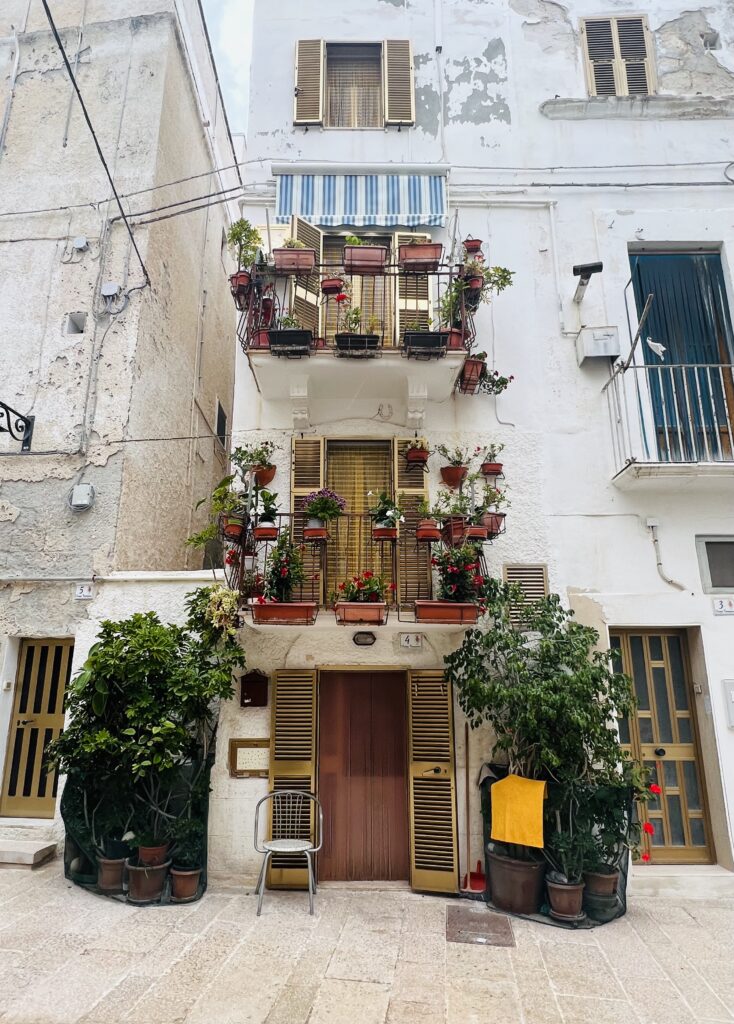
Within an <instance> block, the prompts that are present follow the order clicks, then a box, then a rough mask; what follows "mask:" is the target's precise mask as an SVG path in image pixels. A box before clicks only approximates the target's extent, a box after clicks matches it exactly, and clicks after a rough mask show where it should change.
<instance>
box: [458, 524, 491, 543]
mask: <svg viewBox="0 0 734 1024" xmlns="http://www.w3.org/2000/svg"><path fill="white" fill-rule="evenodd" d="M488 533H489V531H488V530H487V527H486V526H467V528H466V533H465V534H464V540H486V539H487V534H488Z"/></svg>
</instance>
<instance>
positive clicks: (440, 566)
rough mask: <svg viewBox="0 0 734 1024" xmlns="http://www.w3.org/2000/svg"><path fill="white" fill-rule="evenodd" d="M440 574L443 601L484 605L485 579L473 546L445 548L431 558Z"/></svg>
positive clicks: (439, 586)
mask: <svg viewBox="0 0 734 1024" xmlns="http://www.w3.org/2000/svg"><path fill="white" fill-rule="evenodd" d="M431 565H432V566H433V567H434V569H436V571H437V573H438V592H439V597H440V598H441V600H443V601H460V602H463V603H467V602H472V603H480V604H482V603H483V598H484V586H485V583H486V579H485V577H484V576H483V575H482V572H481V566H480V564H479V562H478V561H477V549H476V548H475V547H474V546H473V545H471V544H465V545H464V546H463V547H460V548H445V549H444V550H443V551H440V552H438V553H437V554H435V555H434V556H433V557H432V558H431Z"/></svg>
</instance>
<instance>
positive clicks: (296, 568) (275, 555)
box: [256, 531, 305, 604]
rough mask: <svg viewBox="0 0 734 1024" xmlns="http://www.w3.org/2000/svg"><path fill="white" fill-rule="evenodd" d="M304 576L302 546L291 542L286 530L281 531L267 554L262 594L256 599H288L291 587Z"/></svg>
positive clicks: (260, 601) (260, 602) (263, 602)
mask: <svg viewBox="0 0 734 1024" xmlns="http://www.w3.org/2000/svg"><path fill="white" fill-rule="evenodd" d="M304 578H305V573H304V569H303V554H302V548H301V547H300V546H299V545H298V544H294V543H293V541H292V539H291V536H290V534H289V533H288V532H287V531H283V532H282V533H281V534H280V536H279V537H278V539H277V541H276V542H275V544H274V545H273V547H272V548H271V550H270V552H269V553H268V555H267V558H266V564H265V585H264V594H260V595H259V596H258V597H257V598H256V600H257V601H258V603H259V604H265V602H266V601H290V600H291V597H292V594H293V588H294V587H296V586H299V585H300V584H301V583H303V581H304Z"/></svg>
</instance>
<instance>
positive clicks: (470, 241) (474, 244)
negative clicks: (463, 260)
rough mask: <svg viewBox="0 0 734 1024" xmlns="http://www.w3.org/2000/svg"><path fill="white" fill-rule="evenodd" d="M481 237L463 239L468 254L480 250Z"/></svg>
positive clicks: (472, 254)
mask: <svg viewBox="0 0 734 1024" xmlns="http://www.w3.org/2000/svg"><path fill="white" fill-rule="evenodd" d="M483 244H484V243H483V242H482V240H481V238H465V239H464V250H465V251H466V252H467V253H469V255H470V256H474V255H475V254H476V253H478V252H481V251H482V245H483Z"/></svg>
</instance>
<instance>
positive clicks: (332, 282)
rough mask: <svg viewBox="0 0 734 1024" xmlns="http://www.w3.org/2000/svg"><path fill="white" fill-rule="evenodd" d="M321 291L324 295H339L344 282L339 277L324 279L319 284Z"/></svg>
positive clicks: (342, 289)
mask: <svg viewBox="0 0 734 1024" xmlns="http://www.w3.org/2000/svg"><path fill="white" fill-rule="evenodd" d="M321 291H322V293H323V294H324V295H339V294H340V293H341V292H343V291H344V281H343V280H342V278H341V277H325V278H324V279H323V280H322V282H321Z"/></svg>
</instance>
